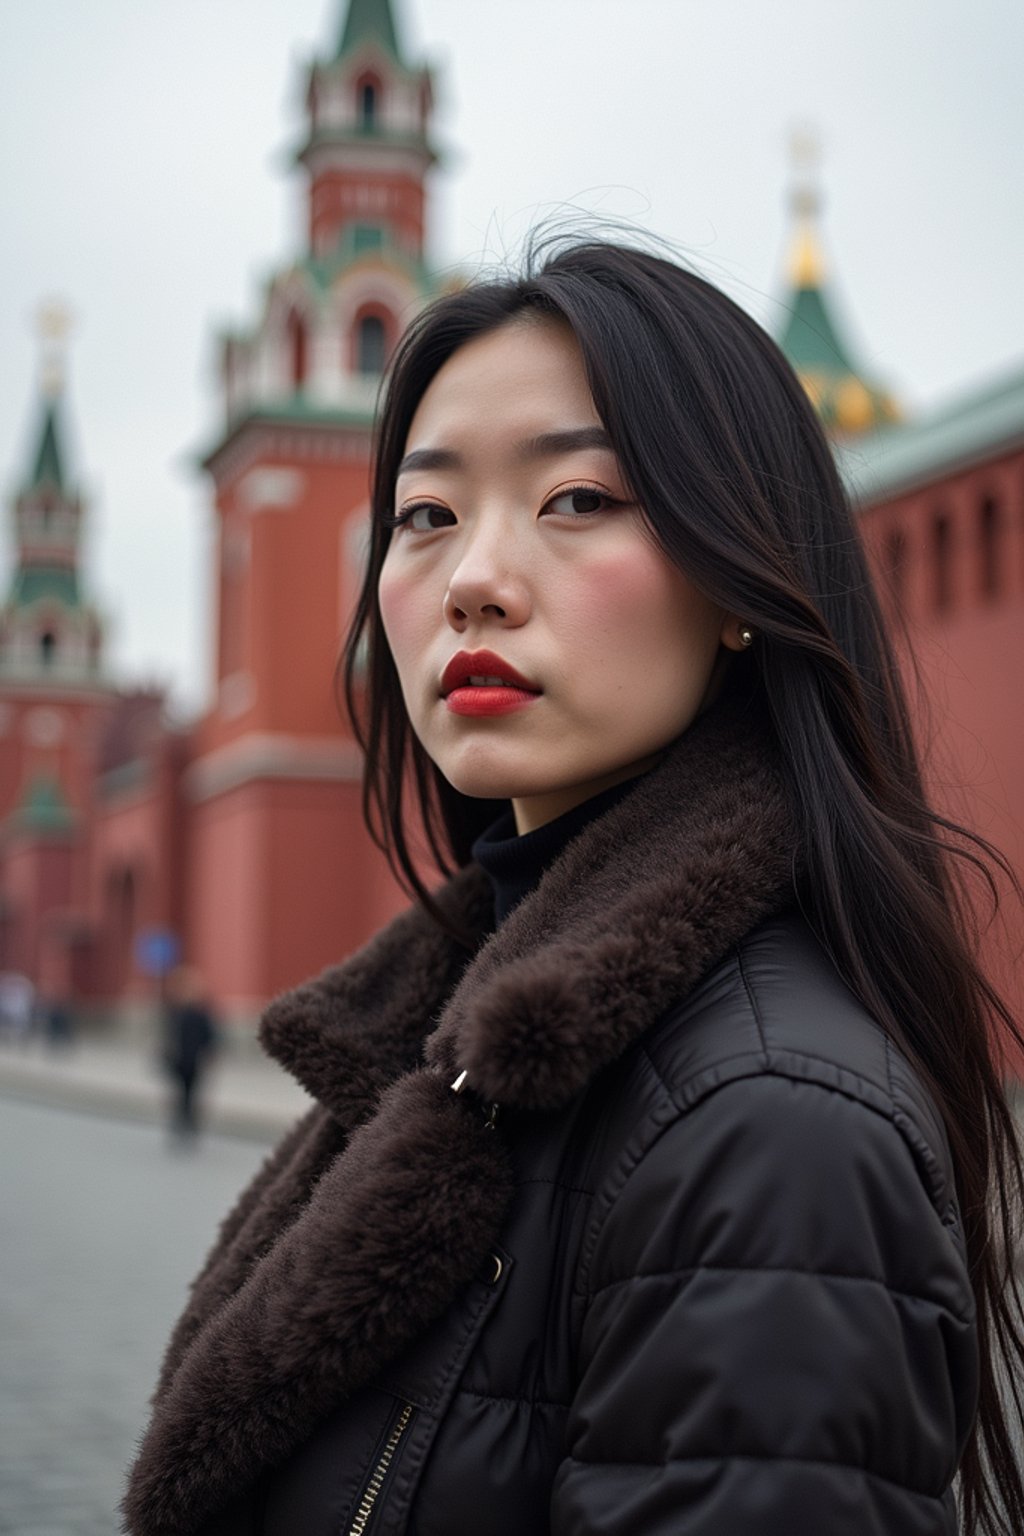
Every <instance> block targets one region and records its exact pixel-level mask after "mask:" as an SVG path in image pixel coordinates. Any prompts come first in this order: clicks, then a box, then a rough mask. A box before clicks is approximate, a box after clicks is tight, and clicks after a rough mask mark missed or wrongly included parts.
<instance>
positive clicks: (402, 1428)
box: [348, 1403, 412, 1536]
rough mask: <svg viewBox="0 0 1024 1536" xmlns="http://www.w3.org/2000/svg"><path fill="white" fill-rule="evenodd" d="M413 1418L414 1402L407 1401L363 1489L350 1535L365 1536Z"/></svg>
mask: <svg viewBox="0 0 1024 1536" xmlns="http://www.w3.org/2000/svg"><path fill="white" fill-rule="evenodd" d="M411 1418H412V1404H411V1403H406V1405H405V1407H404V1408H403V1409H402V1411H401V1413H400V1414H399V1415H398V1418H397V1419H396V1420H395V1423H394V1426H393V1428H392V1430H391V1433H390V1435H389V1436H388V1440H387V1444H386V1445H385V1447H384V1449H383V1451H381V1453H380V1460H379V1461H378V1463H377V1465H376V1466H375V1467H374V1469H373V1476H372V1477H371V1478H370V1481H369V1482H368V1483H367V1485H366V1487H365V1489H364V1490H363V1497H362V1501H361V1503H360V1505H359V1509H358V1511H357V1512H356V1518H355V1519H354V1520H353V1522H352V1528H351V1530H350V1531H349V1533H348V1536H363V1532H364V1531H365V1530H366V1527H367V1525H368V1524H369V1522H370V1517H371V1515H372V1514H373V1509H374V1505H375V1504H376V1502H377V1499H378V1497H379V1495H380V1491H381V1489H382V1488H383V1487H384V1484H385V1482H386V1480H387V1475H388V1470H389V1468H390V1466H391V1463H392V1462H393V1461H394V1459H395V1452H396V1451H397V1450H398V1446H399V1442H400V1441H401V1438H402V1436H403V1435H404V1434H405V1432H406V1430H407V1429H408V1427H409V1420H410V1419H411Z"/></svg>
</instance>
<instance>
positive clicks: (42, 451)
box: [25, 400, 66, 491]
mask: <svg viewBox="0 0 1024 1536" xmlns="http://www.w3.org/2000/svg"><path fill="white" fill-rule="evenodd" d="M44 485H52V486H53V487H54V488H55V489H56V490H58V491H64V490H65V489H66V486H65V484H64V467H63V462H62V455H61V451H60V434H59V432H58V429H57V402H56V400H47V402H46V406H45V409H44V412H43V427H42V431H41V432H40V434H39V447H38V449H37V451H36V457H35V464H34V466H33V469H32V473H31V475H30V477H29V480H28V483H27V485H26V487H25V489H26V490H29V491H35V490H38V489H40V488H41V487H42V486H44Z"/></svg>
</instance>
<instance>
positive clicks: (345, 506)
mask: <svg viewBox="0 0 1024 1536" xmlns="http://www.w3.org/2000/svg"><path fill="white" fill-rule="evenodd" d="M338 38H339V41H338V44H337V46H336V47H335V48H334V50H333V52H332V53H331V55H330V56H329V57H328V58H326V59H322V60H319V61H317V62H314V63H313V64H312V65H311V67H310V69H309V73H308V82H307V89H306V98H305V99H306V127H305V133H304V135H303V139H302V142H301V144H300V147H299V148H298V150H297V153H296V157H295V158H296V162H297V163H298V164H299V165H301V167H302V168H303V170H304V171H305V173H306V175H307V177H308V213H307V220H306V227H307V244H306V249H305V251H304V253H303V254H302V255H301V256H300V257H299V259H298V260H296V261H295V262H293V263H292V264H291V265H290V266H289V267H288V268H287V269H285V270H284V271H281V272H279V273H278V274H277V275H276V276H274V277H273V278H272V279H271V281H270V282H269V284H268V286H267V289H266V295H265V300H264V303H263V305H262V309H261V313H260V315H259V317H258V319H257V321H256V324H255V325H254V326H253V327H252V328H251V329H250V330H247V331H242V332H233V333H231V334H228V335H225V336H224V337H223V338H222V353H221V362H222V376H223V382H224V429H223V432H222V435H221V437H220V439H219V441H218V442H217V444H216V445H215V446H214V448H213V449H212V450H211V451H210V452H209V453H208V454H207V456H206V458H205V460H204V465H205V468H206V469H207V470H208V471H209V473H210V475H211V476H212V478H213V482H214V488H215V499H216V509H217V554H216V573H215V590H216V592H217V598H218V620H217V632H216V637H215V645H214V650H215V658H216V659H215V687H216V695H215V699H214V701H213V705H212V708H211V710H210V713H209V714H208V715H207V717H206V718H205V719H204V721H203V722H202V723H201V726H200V728H199V730H198V732H197V736H196V742H195V754H196V755H195V760H194V761H193V762H192V764H191V767H190V769H189V771H188V774H187V791H188V794H189V796H190V798H191V803H192V809H191V812H190V815H191V820H192V824H193V826H194V838H193V843H192V847H193V849H194V855H195V856H194V858H192V859H190V866H189V867H190V871H191V874H190V879H191V882H192V883H191V889H190V892H189V898H188V903H187V906H188V910H189V912H190V914H191V917H190V930H191V932H190V934H188V935H186V942H187V944H188V945H189V946H190V948H191V951H192V954H193V957H194V958H195V959H196V960H197V961H198V962H199V963H200V965H201V966H202V967H203V968H204V970H205V971H206V973H207V975H208V977H209V978H210V981H211V983H212V985H213V990H214V994H215V995H216V997H217V999H218V1001H219V1002H220V1003H221V1004H222V1006H226V1007H228V1008H229V1009H230V1008H231V1007H232V1006H233V1005H236V1006H237V1009H238V1011H239V1012H240V1013H244V1012H247V1011H252V1010H253V1009H254V1008H255V1007H256V1006H257V1005H258V1002H259V1001H260V1000H261V999H263V998H265V997H267V996H268V995H270V994H272V993H274V992H276V991H277V990H279V989H280V988H281V987H283V986H285V985H287V984H289V983H290V982H294V981H296V980H297V979H299V977H300V975H302V974H305V973H306V972H307V971H309V970H312V969H315V968H317V967H319V966H321V965H323V964H326V963H327V962H328V961H329V960H331V959H334V958H335V957H336V956H337V955H338V954H340V953H341V952H343V951H344V950H345V949H346V948H350V947H351V946H352V945H353V944H355V943H356V942H357V941H358V940H360V939H361V938H362V937H364V936H365V935H366V934H367V933H368V932H369V931H370V929H371V928H372V927H373V926H374V925H375V924H377V923H379V921H380V920H381V918H382V917H383V916H385V915H387V914H388V913H389V912H390V911H393V910H394V907H395V903H396V894H395V888H394V886H393V883H392V882H391V880H390V877H389V876H387V875H386V874H385V872H384V871H383V868H382V861H381V859H380V856H379V855H378V854H377V853H376V852H374V851H372V849H371V847H370V845H369V843H368V841H367V839H366V837H365V834H364V832H363V830H362V827H361V823H360V815H359V809H358V802H359V788H358V778H359V759H358V753H357V751H356V749H355V746H354V743H353V742H352V740H351V738H350V736H349V735H348V733H347V732H346V730H345V729H344V728H343V727H342V725H341V723H340V720H339V715H338V710H337V705H336V700H335V694H334V687H333V674H334V669H335V664H336V661H337V658H338V652H339V646H340V642H341V637H342V635H343V633H344V631H345V628H346V625H347V622H348V618H349V615H350V612H351V610H352V606H353V602H354V598H355V594H356V591H357V589H358V583H359V578H360V572H361V564H362V559H363V551H364V547H365V538H366V520H367V498H368V468H369V456H370V433H371V427H372V422H373V413H374V407H375V403H376V397H377V392H378V389H379V386H380V378H381V373H382V371H383V368H384V365H385V363H386V361H387V358H388V356H389V354H390V353H391V351H392V349H393V347H394V345H395V343H396V341H397V340H398V337H399V335H400V334H401V332H402V330H403V329H404V327H405V325H406V324H407V322H408V321H409V320H410V319H411V318H412V316H413V315H415V314H416V313H417V311H418V310H419V309H420V308H421V307H422V305H423V304H424V303H425V302H426V300H427V299H429V298H430V297H432V296H433V295H434V294H435V293H436V292H437V291H438V287H439V285H438V283H437V282H436V281H435V279H434V277H433V276H432V274H431V273H430V271H429V269H428V267H427V265H426V262H425V258H424V224H425V208H426V188H425V180H426V176H427V173H428V171H429V170H430V168H431V166H432V165H433V164H434V162H435V159H436V156H435V153H434V149H433V147H432V144H431V140H430V118H431V108H432V84H431V77H430V73H429V71H428V70H426V69H424V68H421V67H415V66H413V65H411V64H410V63H409V62H408V61H407V59H406V56H405V52H404V50H403V47H402V45H401V40H400V37H399V34H398V30H397V28H396V25H395V18H394V15H393V13H392V9H391V5H390V3H389V0H351V3H350V4H349V5H348V7H347V10H346V12H345V14H344V18H343V20H342V24H341V25H340V27H339V31H338Z"/></svg>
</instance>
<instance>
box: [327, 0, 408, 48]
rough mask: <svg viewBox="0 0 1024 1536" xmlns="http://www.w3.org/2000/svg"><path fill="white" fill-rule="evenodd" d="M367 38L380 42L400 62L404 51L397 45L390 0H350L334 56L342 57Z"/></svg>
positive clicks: (366, 40) (367, 39)
mask: <svg viewBox="0 0 1024 1536" xmlns="http://www.w3.org/2000/svg"><path fill="white" fill-rule="evenodd" d="M367 42H374V43H380V44H381V46H382V47H384V48H386V49H387V51H388V53H390V54H391V55H392V57H393V58H396V59H397V60H398V61H399V63H401V59H402V52H401V49H400V48H399V46H398V34H397V32H396V31H395V18H394V15H393V14H392V11H391V0H348V11H347V13H346V16H345V26H344V30H343V31H342V34H341V42H340V43H339V44H338V51H337V53H336V54H335V58H338V59H340V58H343V57H344V55H345V54H346V53H349V52H351V50H352V49H353V48H357V47H358V46H359V44H360V43H367Z"/></svg>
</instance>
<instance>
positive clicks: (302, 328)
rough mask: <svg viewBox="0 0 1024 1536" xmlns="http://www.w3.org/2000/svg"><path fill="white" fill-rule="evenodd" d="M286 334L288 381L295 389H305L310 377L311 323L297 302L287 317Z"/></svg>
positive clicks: (291, 307)
mask: <svg viewBox="0 0 1024 1536" xmlns="http://www.w3.org/2000/svg"><path fill="white" fill-rule="evenodd" d="M284 334H285V364H286V369H287V378H288V383H289V384H290V385H291V387H292V389H293V390H299V389H304V388H305V385H306V380H307V379H308V377H309V325H308V323H307V320H306V317H305V315H304V314H303V313H302V311H301V310H300V309H299V308H298V306H297V305H295V304H292V305H291V306H290V308H289V310H288V313H287V315H286V317H285V322H284Z"/></svg>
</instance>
